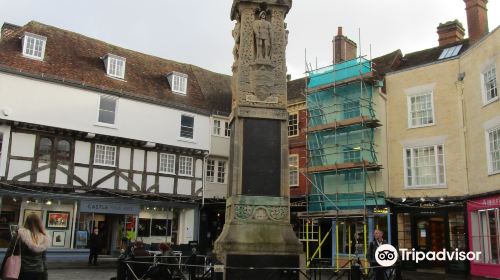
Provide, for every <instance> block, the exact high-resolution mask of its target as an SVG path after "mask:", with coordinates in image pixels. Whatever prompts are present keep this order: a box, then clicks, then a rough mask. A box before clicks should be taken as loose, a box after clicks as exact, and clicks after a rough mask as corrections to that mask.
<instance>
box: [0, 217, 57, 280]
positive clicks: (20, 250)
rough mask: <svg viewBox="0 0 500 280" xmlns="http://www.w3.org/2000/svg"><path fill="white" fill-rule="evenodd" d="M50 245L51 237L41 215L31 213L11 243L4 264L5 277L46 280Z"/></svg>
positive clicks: (22, 279)
mask: <svg viewBox="0 0 500 280" xmlns="http://www.w3.org/2000/svg"><path fill="white" fill-rule="evenodd" d="M48 247H49V238H48V236H47V232H46V231H45V227H44V226H43V223H42V221H41V219H40V217H38V216H37V215H36V214H31V215H29V216H28V217H27V218H26V221H25V223H24V227H23V228H20V229H19V230H18V231H17V234H16V235H14V237H13V238H12V240H11V242H10V244H9V249H8V250H7V252H6V254H5V259H4V261H3V264H2V277H3V279H4V280H6V279H19V280H46V279H47V265H46V263H45V259H46V251H47V248H48ZM17 273H18V277H16V274H17Z"/></svg>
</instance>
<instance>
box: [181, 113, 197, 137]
mask: <svg viewBox="0 0 500 280" xmlns="http://www.w3.org/2000/svg"><path fill="white" fill-rule="evenodd" d="M193 126H194V118H193V117H190V116H184V115H183V116H182V117H181V137H183V138H189V139H193Z"/></svg>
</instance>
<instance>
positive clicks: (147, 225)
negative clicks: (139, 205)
mask: <svg viewBox="0 0 500 280" xmlns="http://www.w3.org/2000/svg"><path fill="white" fill-rule="evenodd" d="M137 236H139V237H150V236H151V219H139V228H138V229H137Z"/></svg>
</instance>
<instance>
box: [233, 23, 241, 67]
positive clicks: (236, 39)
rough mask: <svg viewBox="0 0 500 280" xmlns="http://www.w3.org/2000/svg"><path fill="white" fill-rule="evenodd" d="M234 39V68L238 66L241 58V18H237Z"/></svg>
mask: <svg viewBox="0 0 500 280" xmlns="http://www.w3.org/2000/svg"><path fill="white" fill-rule="evenodd" d="M232 33H233V38H234V47H233V58H234V63H233V68H234V67H236V65H238V59H239V57H240V53H239V51H240V34H241V23H240V19H239V16H237V17H236V24H235V25H234V29H233V32H232Z"/></svg>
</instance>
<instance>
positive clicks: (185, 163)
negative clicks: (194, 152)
mask: <svg viewBox="0 0 500 280" xmlns="http://www.w3.org/2000/svg"><path fill="white" fill-rule="evenodd" d="M179 175H184V176H193V158H192V157H185V156H181V157H179Z"/></svg>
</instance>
